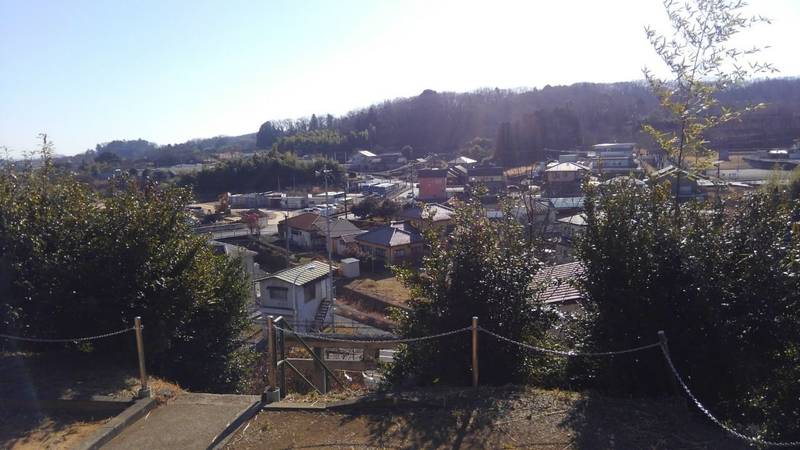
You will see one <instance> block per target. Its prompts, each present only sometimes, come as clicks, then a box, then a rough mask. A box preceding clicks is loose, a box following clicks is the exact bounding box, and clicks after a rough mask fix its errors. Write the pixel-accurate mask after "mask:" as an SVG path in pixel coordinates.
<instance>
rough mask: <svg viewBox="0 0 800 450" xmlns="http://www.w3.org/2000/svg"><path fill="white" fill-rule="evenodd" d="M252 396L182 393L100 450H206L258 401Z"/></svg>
mask: <svg viewBox="0 0 800 450" xmlns="http://www.w3.org/2000/svg"><path fill="white" fill-rule="evenodd" d="M259 400H260V399H259V397H258V396H255V395H220V394H194V393H187V394H183V395H181V396H179V397H177V398H175V399H174V400H171V401H170V402H168V403H166V404H164V405H161V406H159V407H158V408H156V409H155V410H153V411H152V412H150V414H149V415H148V416H146V417H143V418H141V419H139V420H138V421H137V422H136V423H134V424H133V425H131V426H130V427H128V428H126V429H125V430H124V431H123V432H122V433H120V435H119V436H117V437H115V438H114V439H113V440H112V441H111V442H109V443H108V444H106V445H105V446H104V447H103V448H104V449H136V450H140V449H147V450H161V449H206V448H208V447H209V446H210V445H211V444H212V443H213V442H214V441H215V439H217V437H218V436H219V435H220V434H221V433H222V432H223V431H225V429H226V428H227V427H228V425H230V424H231V422H233V421H235V420H236V419H237V418H238V417H239V416H240V415H242V414H244V413H245V412H246V411H248V409H249V408H251V407H253V406H254V405H255V404H257V403H258V402H259Z"/></svg>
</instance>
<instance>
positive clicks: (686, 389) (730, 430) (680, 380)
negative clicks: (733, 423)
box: [661, 345, 800, 447]
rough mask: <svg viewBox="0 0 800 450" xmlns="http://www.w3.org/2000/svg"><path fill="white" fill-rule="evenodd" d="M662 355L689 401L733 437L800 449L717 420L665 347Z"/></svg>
mask: <svg viewBox="0 0 800 450" xmlns="http://www.w3.org/2000/svg"><path fill="white" fill-rule="evenodd" d="M661 353H663V354H664V358H665V359H666V360H667V365H668V366H669V368H670V370H671V371H672V375H674V376H675V379H677V380H678V384H680V386H681V388H683V391H684V392H686V395H687V396H688V397H689V399H690V400H692V403H694V405H695V406H696V407H697V409H699V410H700V412H702V413H703V414H704V415H705V416H706V417H708V419H709V420H711V421H712V422H714V423H715V424H716V425H717V426H719V427H720V428H722V429H723V430H725V431H727V432H728V433H730V434H731V435H733V436H736V437H737V438H739V439H741V440H743V441H747V442H750V443H751V444H757V445H763V446H768V447H800V441H793V442H775V441H765V440H763V439H759V438H754V437H751V436H747V435H744V434H742V433H740V432H738V431H736V430H734V429H733V428H731V427H729V426H727V425H725V424H724V423H722V421H721V420H719V419H717V418H716V417H715V416H714V415H713V414H711V411H709V410H708V408H706V407H705V406H704V405H703V404H702V403H700V400H698V399H697V397H695V395H694V394H693V393H692V391H691V390H690V389H689V386H687V385H686V382H685V381H683V377H682V376H681V374H680V373H678V369H676V368H675V364H673V362H672V358H671V357H670V355H669V350H667V348H666V347H665V346H663V345H662V346H661Z"/></svg>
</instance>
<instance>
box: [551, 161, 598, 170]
mask: <svg viewBox="0 0 800 450" xmlns="http://www.w3.org/2000/svg"><path fill="white" fill-rule="evenodd" d="M581 170H589V168H588V167H586V166H584V165H581V164H576V163H571V162H562V163H558V164H556V165H554V166H552V167H548V168H547V169H545V172H579V171H581Z"/></svg>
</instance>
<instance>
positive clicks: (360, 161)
mask: <svg viewBox="0 0 800 450" xmlns="http://www.w3.org/2000/svg"><path fill="white" fill-rule="evenodd" d="M377 158H378V155H376V154H375V153H372V152H371V151H368V150H358V151H356V152H355V153H354V154H353V156H351V157H350V160H349V161H347V162H348V164H350V166H351V167H353V168H368V167H370V166H371V165H372V164H374V162H375V160H376V159H377Z"/></svg>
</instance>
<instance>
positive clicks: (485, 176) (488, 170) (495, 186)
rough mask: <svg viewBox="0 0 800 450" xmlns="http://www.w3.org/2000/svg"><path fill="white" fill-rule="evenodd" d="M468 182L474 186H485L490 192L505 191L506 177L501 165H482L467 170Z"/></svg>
mask: <svg viewBox="0 0 800 450" xmlns="http://www.w3.org/2000/svg"><path fill="white" fill-rule="evenodd" d="M467 177H468V180H469V184H470V185H471V186H472V187H473V188H474V187H477V186H478V185H482V186H486V188H487V189H488V190H489V193H490V194H498V193H501V192H505V190H506V186H507V185H508V179H507V178H506V174H505V172H504V170H503V168H502V167H495V166H482V167H473V168H471V169H468V170H467Z"/></svg>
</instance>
